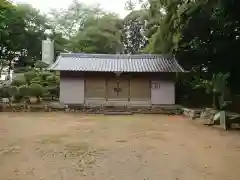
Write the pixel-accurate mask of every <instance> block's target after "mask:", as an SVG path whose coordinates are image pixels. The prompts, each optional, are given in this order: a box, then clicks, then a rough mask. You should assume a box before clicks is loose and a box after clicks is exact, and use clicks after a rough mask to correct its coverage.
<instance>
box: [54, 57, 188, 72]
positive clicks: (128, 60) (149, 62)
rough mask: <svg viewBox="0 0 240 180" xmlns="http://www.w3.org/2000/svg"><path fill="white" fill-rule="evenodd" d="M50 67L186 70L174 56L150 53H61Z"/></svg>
mask: <svg viewBox="0 0 240 180" xmlns="http://www.w3.org/2000/svg"><path fill="white" fill-rule="evenodd" d="M50 69H51V70H56V71H96V72H184V70H183V68H182V67H181V66H180V65H179V64H178V63H177V61H176V60H175V59H174V58H170V57H166V56H160V55H148V54H147V55H145V54H139V55H122V54H121V55H120V54H83V53H71V54H60V56H59V57H58V58H57V60H56V62H55V63H54V64H52V65H51V66H50Z"/></svg>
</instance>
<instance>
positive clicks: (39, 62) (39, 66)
mask: <svg viewBox="0 0 240 180" xmlns="http://www.w3.org/2000/svg"><path fill="white" fill-rule="evenodd" d="M48 66H49V65H48V64H46V63H44V62H42V61H40V60H39V61H37V62H36V63H35V68H39V69H44V68H47V67H48Z"/></svg>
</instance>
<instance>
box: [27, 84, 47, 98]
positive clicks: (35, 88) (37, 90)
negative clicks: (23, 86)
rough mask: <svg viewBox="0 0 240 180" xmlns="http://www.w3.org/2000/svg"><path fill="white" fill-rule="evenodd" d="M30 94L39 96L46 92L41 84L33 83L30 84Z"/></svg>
mask: <svg viewBox="0 0 240 180" xmlns="http://www.w3.org/2000/svg"><path fill="white" fill-rule="evenodd" d="M28 88H29V91H30V96H35V97H37V98H39V97H42V95H43V93H44V88H43V86H41V85H40V84H36V83H32V84H30V85H29V87H28Z"/></svg>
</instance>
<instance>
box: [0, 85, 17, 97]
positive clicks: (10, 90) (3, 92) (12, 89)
mask: <svg viewBox="0 0 240 180" xmlns="http://www.w3.org/2000/svg"><path fill="white" fill-rule="evenodd" d="M17 93H18V88H17V87H16V86H3V87H1V88H0V96H1V97H2V98H11V97H13V96H15V95H16V94H17Z"/></svg>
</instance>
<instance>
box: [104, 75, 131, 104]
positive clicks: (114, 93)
mask: <svg viewBox="0 0 240 180" xmlns="http://www.w3.org/2000/svg"><path fill="white" fill-rule="evenodd" d="M107 99H108V100H120V101H128V99H129V80H128V79H124V78H112V79H108V81H107Z"/></svg>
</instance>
